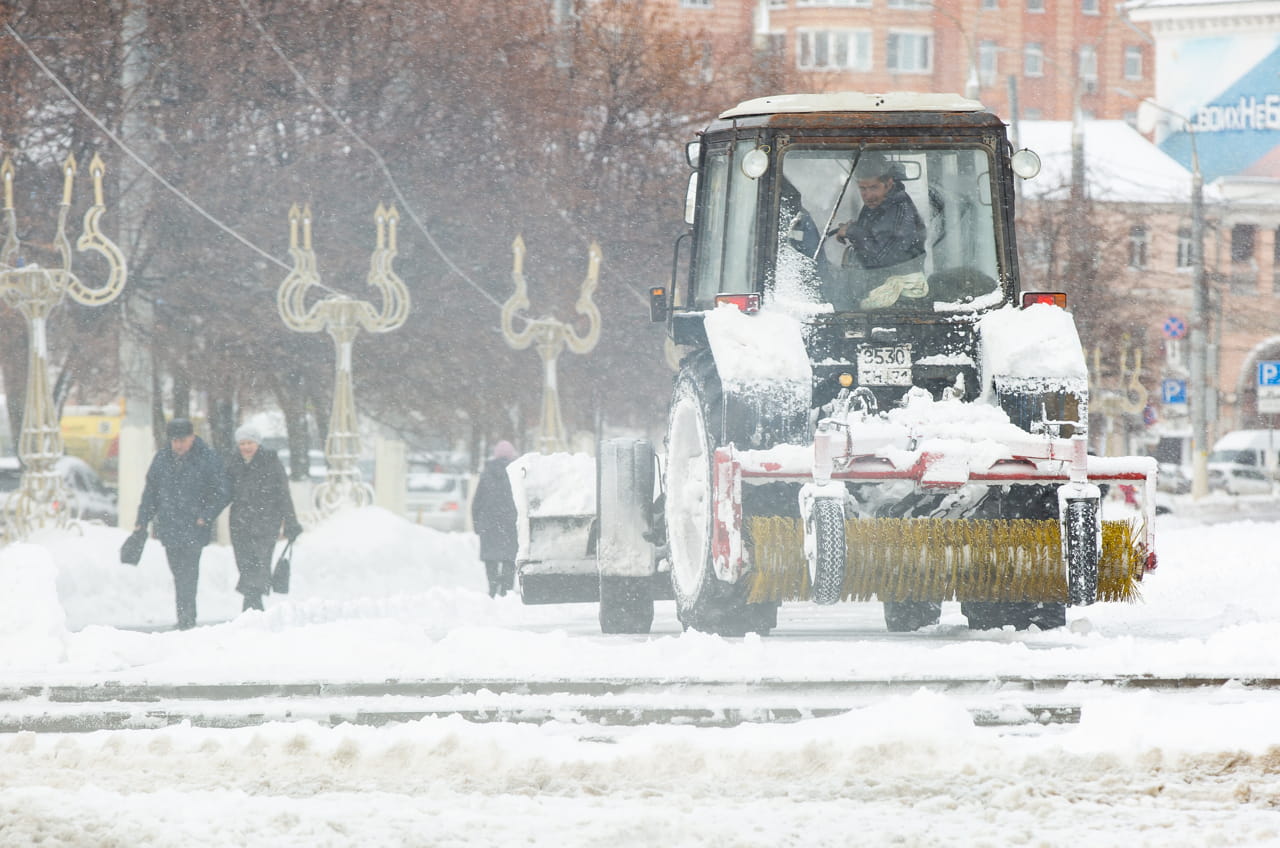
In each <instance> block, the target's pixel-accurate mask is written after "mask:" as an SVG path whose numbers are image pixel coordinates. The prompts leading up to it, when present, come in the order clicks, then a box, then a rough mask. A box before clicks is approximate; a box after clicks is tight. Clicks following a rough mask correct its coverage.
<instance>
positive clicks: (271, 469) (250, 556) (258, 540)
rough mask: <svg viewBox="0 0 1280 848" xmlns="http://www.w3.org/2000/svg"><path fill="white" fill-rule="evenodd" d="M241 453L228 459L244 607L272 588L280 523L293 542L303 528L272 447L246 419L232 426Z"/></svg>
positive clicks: (233, 543)
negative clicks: (272, 565) (273, 559)
mask: <svg viewBox="0 0 1280 848" xmlns="http://www.w3.org/2000/svg"><path fill="white" fill-rule="evenodd" d="M236 446H237V448H238V449H239V456H237V457H235V458H233V459H232V460H231V467H230V477H231V549H232V551H234V552H235V555H236V568H237V569H238V570H239V571H240V580H239V582H237V583H236V591H237V592H239V593H240V594H242V595H244V609H246V610H251V609H256V610H260V609H262V608H263V605H262V598H263V596H264V595H266V594H268V593H269V592H270V591H271V557H272V555H273V554H274V553H275V547H276V540H277V539H279V538H280V532H281V529H283V530H284V535H285V537H286V538H288V539H289V541H290V542H292V541H293V540H294V539H296V538H297V537H298V534H300V533H301V532H302V525H301V524H299V523H298V517H297V515H296V514H295V513H294V510H293V498H291V497H290V496H289V479H288V477H287V476H286V475H285V471H284V465H283V463H281V462H280V457H279V456H277V455H276V452H275V451H273V450H271V449H269V448H264V447H263V446H262V435H261V434H260V433H259V432H258V431H257V429H255V428H254V427H252V426H250V425H248V424H245V425H243V426H241V427H240V428H239V429H238V430H236Z"/></svg>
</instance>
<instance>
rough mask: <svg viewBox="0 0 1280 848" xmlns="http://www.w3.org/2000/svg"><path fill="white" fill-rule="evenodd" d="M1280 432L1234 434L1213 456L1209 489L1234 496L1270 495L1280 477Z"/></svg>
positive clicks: (1215, 448)
mask: <svg viewBox="0 0 1280 848" xmlns="http://www.w3.org/2000/svg"><path fill="white" fill-rule="evenodd" d="M1278 456H1280V430H1234V431H1232V432H1230V433H1227V434H1226V435H1225V436H1223V437H1222V438H1221V439H1218V441H1216V442H1214V444H1213V450H1212V451H1210V452H1209V486H1210V488H1214V489H1222V490H1224V491H1226V492H1228V493H1229V494H1233V495H1246V494H1267V493H1269V492H1270V491H1271V485H1272V481H1273V480H1274V479H1275V477H1276V469H1277V457H1278Z"/></svg>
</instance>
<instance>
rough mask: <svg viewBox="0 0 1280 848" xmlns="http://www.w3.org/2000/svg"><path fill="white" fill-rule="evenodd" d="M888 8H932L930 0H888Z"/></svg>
mask: <svg viewBox="0 0 1280 848" xmlns="http://www.w3.org/2000/svg"><path fill="white" fill-rule="evenodd" d="M889 8H890V9H932V8H933V3H932V2H931V0H889Z"/></svg>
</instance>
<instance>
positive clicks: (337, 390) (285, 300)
mask: <svg viewBox="0 0 1280 848" xmlns="http://www.w3.org/2000/svg"><path fill="white" fill-rule="evenodd" d="M373 217H374V220H375V221H376V222H377V226H378V238H377V245H376V247H375V248H374V251H373V256H372V259H371V260H370V263H369V274H368V276H367V277H366V280H367V281H368V284H369V285H370V286H372V287H374V288H375V289H377V290H378V293H379V294H381V295H382V310H381V311H378V310H377V309H376V308H375V307H374V306H373V305H372V304H370V303H368V302H367V301H363V300H355V299H354V298H351V297H348V296H347V295H344V294H337V293H332V294H329V295H327V296H325V297H323V298H321V299H319V300H317V301H316V302H314V303H313V304H311V306H310V307H308V306H307V296H308V295H309V294H310V290H311V288H312V287H316V286H321V283H320V274H319V273H318V272H317V271H316V255H315V252H314V251H313V250H312V249H311V208H310V207H304V208H302V209H299V208H298V206H297V205H296V204H295V205H294V206H293V207H292V208H291V209H290V210H289V255H290V256H292V257H293V270H292V271H290V272H289V276H287V277H285V280H284V282H283V283H281V284H280V291H279V292H278V294H277V296H276V306H277V308H278V309H279V311H280V317H281V318H282V319H284V323H285V325H286V326H287V327H288V328H289V329H291V330H294V331H297V332H301V333H314V332H318V331H320V330H326V331H328V333H329V335H330V337H332V338H333V343H334V346H335V348H336V353H337V368H336V375H335V378H334V386H333V409H332V411H331V412H330V414H329V436H328V438H326V439H325V442H324V453H325V462H326V464H327V465H328V472H327V473H326V475H325V481H324V482H323V483H321V484H320V485H319V486H317V487H316V491H315V505H316V509H317V510H318V511H319V512H320V514H321V515H326V516H327V515H332V514H333V513H334V512H336V511H338V510H339V509H340V508H342V507H344V506H367V505H368V504H370V503H372V502H373V490H372V489H371V488H369V485H368V484H367V483H364V482H362V481H361V479H360V468H359V466H358V465H357V462H358V461H359V459H360V432H359V427H358V425H357V422H356V405H355V389H354V384H353V382H352V378H351V347H352V345H353V344H354V343H355V340H356V336H357V335H358V334H359V332H360V329H361V328H364V329H365V330H368V331H369V332H371V333H386V332H390V331H391V330H394V329H396V328H397V327H399V326H400V325H402V324H403V323H404V321H405V318H406V317H407V316H408V314H409V290H408V289H406V288H405V285H404V282H403V281H402V280H401V279H400V278H399V277H398V276H396V273H395V271H393V270H392V268H391V263H392V262H393V261H394V260H395V257H396V224H397V223H398V222H399V220H400V213H398V212H397V211H396V208H395V207H394V206H392V207H391V208H390V209H385V208H383V206H382V204H381V203H379V204H378V208H377V211H375V212H374V216H373ZM299 236H301V240H299Z"/></svg>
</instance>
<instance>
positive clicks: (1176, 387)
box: [1160, 380, 1187, 403]
mask: <svg viewBox="0 0 1280 848" xmlns="http://www.w3.org/2000/svg"><path fill="white" fill-rule="evenodd" d="M1160 401H1161V402H1162V403H1186V402H1187V381H1186V380H1161V381H1160Z"/></svg>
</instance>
